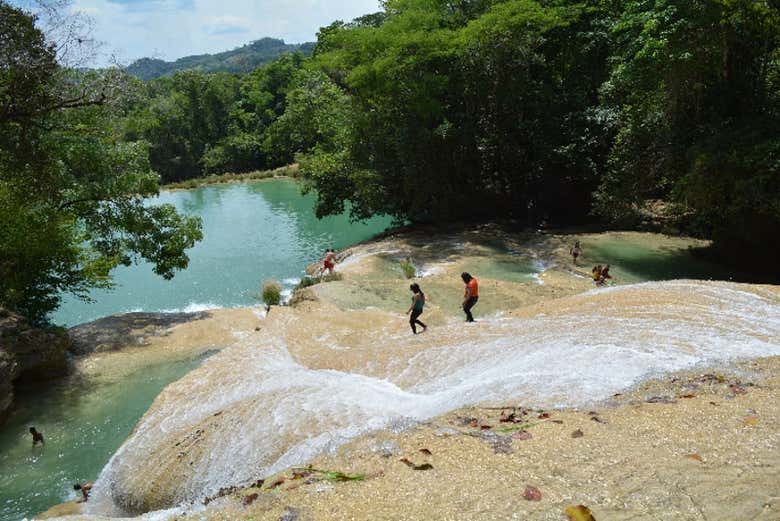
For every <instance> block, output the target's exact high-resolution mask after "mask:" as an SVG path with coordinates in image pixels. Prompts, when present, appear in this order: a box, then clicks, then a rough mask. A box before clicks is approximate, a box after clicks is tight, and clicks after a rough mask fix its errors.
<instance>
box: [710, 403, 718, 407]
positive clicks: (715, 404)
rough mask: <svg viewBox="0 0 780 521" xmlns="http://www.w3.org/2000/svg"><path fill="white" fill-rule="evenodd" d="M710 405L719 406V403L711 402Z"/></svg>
mask: <svg viewBox="0 0 780 521" xmlns="http://www.w3.org/2000/svg"><path fill="white" fill-rule="evenodd" d="M710 405H714V406H715V407H718V404H717V403H715V402H710Z"/></svg>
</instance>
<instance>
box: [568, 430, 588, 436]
mask: <svg viewBox="0 0 780 521" xmlns="http://www.w3.org/2000/svg"><path fill="white" fill-rule="evenodd" d="M583 436H585V433H583V432H582V431H581V430H580V429H577V430H576V431H574V432H572V433H571V437H572V438H582V437H583Z"/></svg>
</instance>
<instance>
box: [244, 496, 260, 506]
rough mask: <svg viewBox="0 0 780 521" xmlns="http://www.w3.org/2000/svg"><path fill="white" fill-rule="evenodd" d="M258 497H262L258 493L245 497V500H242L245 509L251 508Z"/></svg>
mask: <svg viewBox="0 0 780 521" xmlns="http://www.w3.org/2000/svg"><path fill="white" fill-rule="evenodd" d="M258 497H260V494H258V493H257V492H254V493H252V494H249V495H248V496H244V499H242V500H241V504H242V505H244V506H245V507H246V506H249V505H251V504H252V503H254V502H255V499H257V498H258Z"/></svg>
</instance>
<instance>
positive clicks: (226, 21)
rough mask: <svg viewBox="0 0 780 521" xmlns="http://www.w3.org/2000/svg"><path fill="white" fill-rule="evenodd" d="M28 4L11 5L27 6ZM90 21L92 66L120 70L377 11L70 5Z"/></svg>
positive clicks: (167, 0)
mask: <svg viewBox="0 0 780 521" xmlns="http://www.w3.org/2000/svg"><path fill="white" fill-rule="evenodd" d="M31 1H32V0H11V2H10V3H11V4H14V5H17V6H21V7H29V6H30V2H31ZM69 9H70V10H71V11H72V12H74V13H81V14H85V15H87V16H89V17H90V18H91V19H92V20H93V25H94V29H93V33H92V37H93V38H95V39H96V40H98V41H99V42H101V43H102V46H101V52H100V55H99V57H97V58H96V59H95V60H94V62H95V63H93V64H92V65H97V66H102V65H106V63H108V60H109V57H110V56H112V55H113V56H114V57H115V58H116V60H117V61H118V62H119V63H121V64H124V65H127V64H129V63H131V62H132V61H134V60H136V59H138V58H143V57H152V58H161V59H164V60H175V59H177V58H181V57H182V56H189V55H192V54H204V53H215V52H220V51H226V50H229V49H233V48H235V47H238V46H241V45H244V44H246V43H249V42H251V41H253V40H257V39H260V38H263V37H266V36H269V37H273V38H281V39H283V40H285V41H286V42H287V43H303V42H311V41H314V40H315V35H316V34H317V31H318V30H319V28H320V27H323V26H325V25H328V24H330V23H331V22H333V21H334V20H344V21H349V20H352V19H353V18H355V17H358V16H361V15H364V14H367V13H373V12H376V11H378V10H379V5H378V0H71V1H70V6H69Z"/></svg>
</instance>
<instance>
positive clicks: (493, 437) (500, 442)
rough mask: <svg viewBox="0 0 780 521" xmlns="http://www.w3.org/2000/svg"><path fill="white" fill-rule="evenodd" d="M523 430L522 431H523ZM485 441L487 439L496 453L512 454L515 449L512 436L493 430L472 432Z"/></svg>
mask: <svg viewBox="0 0 780 521" xmlns="http://www.w3.org/2000/svg"><path fill="white" fill-rule="evenodd" d="M521 432H522V431H521ZM472 436H476V437H477V438H480V439H482V440H484V441H486V442H487V443H488V444H489V445H490V446H491V447H492V448H493V452H495V453H496V454H512V453H513V452H514V449H513V448H512V436H501V435H500V434H497V433H495V432H491V431H480V432H479V433H475V434H472Z"/></svg>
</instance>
